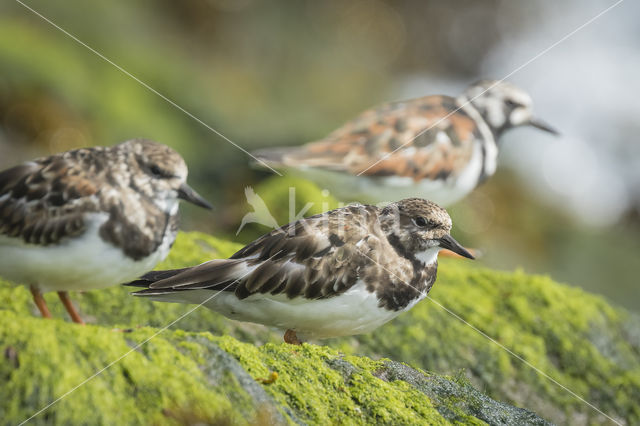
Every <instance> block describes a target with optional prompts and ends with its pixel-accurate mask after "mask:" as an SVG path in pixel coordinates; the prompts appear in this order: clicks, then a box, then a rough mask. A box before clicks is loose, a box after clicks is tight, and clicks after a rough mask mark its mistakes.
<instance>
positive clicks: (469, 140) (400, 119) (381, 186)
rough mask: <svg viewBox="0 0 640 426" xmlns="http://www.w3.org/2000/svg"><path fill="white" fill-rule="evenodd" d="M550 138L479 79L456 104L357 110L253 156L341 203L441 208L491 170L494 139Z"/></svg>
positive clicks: (514, 95) (503, 91)
mask: <svg viewBox="0 0 640 426" xmlns="http://www.w3.org/2000/svg"><path fill="white" fill-rule="evenodd" d="M525 125H529V126H533V127H537V128H538V129H541V130H544V131H546V132H550V133H554V134H555V133H556V131H555V130H554V129H552V128H551V127H549V126H548V125H547V124H545V123H543V122H542V121H540V120H538V119H535V118H534V117H533V114H532V101H531V97H530V96H529V95H528V94H527V93H526V92H524V91H523V90H521V89H519V88H517V87H516V86H514V85H513V84H510V83H507V82H504V81H492V80H486V81H480V82H478V83H476V84H473V85H472V86H470V87H469V88H468V89H467V90H466V91H465V92H464V93H463V94H462V95H460V96H458V97H457V98H452V97H449V96H426V97H422V98H418V99H412V100H408V101H403V102H392V103H388V104H384V105H381V106H379V107H377V108H374V109H371V110H368V111H365V112H364V113H362V114H361V115H360V116H358V117H357V118H356V119H355V120H352V121H350V122H348V123H346V124H345V125H343V126H342V127H340V128H339V129H337V130H335V131H334V132H333V133H331V134H330V135H329V136H327V137H326V138H325V139H322V140H319V141H316V142H311V143H308V144H306V145H303V146H300V147H284V148H267V149H264V150H260V151H257V152H255V153H254V155H255V156H256V157H257V158H258V159H259V160H262V161H263V162H264V163H266V164H268V165H269V166H271V167H274V168H279V169H281V170H286V171H289V172H294V173H297V174H299V175H301V176H302V177H305V178H308V179H310V180H312V181H315V182H316V183H318V184H319V185H321V186H322V187H323V188H326V189H328V190H330V191H331V192H333V193H334V195H336V196H337V197H338V198H341V199H343V200H354V201H360V202H371V203H378V202H382V201H388V200H397V199H398V198H404V197H416V196H417V197H424V198H428V199H430V200H433V201H435V202H437V203H439V204H441V205H443V206H448V205H450V204H452V203H454V202H456V201H458V200H459V199H461V198H462V197H464V196H465V195H467V194H468V193H469V192H471V191H472V190H473V189H474V188H475V187H476V186H477V185H479V184H480V183H482V182H483V181H485V180H486V179H487V178H488V177H489V176H491V175H493V174H494V173H495V171H496V165H497V157H498V145H497V143H496V142H497V140H498V139H499V137H500V136H501V135H502V133H503V132H504V131H506V130H508V129H510V128H513V127H517V126H525Z"/></svg>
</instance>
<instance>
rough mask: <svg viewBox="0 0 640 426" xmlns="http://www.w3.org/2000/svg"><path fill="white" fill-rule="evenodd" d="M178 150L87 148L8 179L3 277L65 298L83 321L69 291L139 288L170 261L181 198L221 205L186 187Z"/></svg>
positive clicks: (1, 222) (0, 179) (0, 235)
mask: <svg viewBox="0 0 640 426" xmlns="http://www.w3.org/2000/svg"><path fill="white" fill-rule="evenodd" d="M186 179H187V166H186V164H185V162H184V160H183V159H182V157H181V156H180V155H179V154H178V153H177V152H175V151H174V150H172V149H171V148H169V147H167V146H165V145H161V144H158V143H155V142H152V141H149V140H145V139H133V140H130V141H127V142H124V143H121V144H119V145H115V146H113V147H110V148H105V147H96V148H85V149H77V150H73V151H68V152H64V153H61V154H56V155H52V156H50V157H46V158H39V159H36V160H33V161H29V162H26V163H24V164H21V165H19V166H16V167H13V168H10V169H8V170H5V171H3V172H0V276H3V277H5V278H7V279H9V280H12V281H15V282H18V283H23V284H26V285H28V286H30V287H31V293H32V294H33V299H34V301H35V303H36V305H37V306H38V309H39V310H40V312H41V313H42V315H43V316H44V317H50V316H51V315H50V313H49V310H48V308H47V305H46V303H45V301H44V298H43V297H42V292H47V291H57V292H58V295H59V297H60V299H61V301H62V303H63V304H64V305H65V307H66V309H67V311H68V312H69V314H70V315H71V318H72V319H73V321H74V322H82V319H81V318H80V316H79V315H78V313H77V312H76V310H75V309H74V307H73V305H72V304H71V301H70V300H69V297H68V294H67V291H69V290H90V289H98V288H104V287H108V286H111V285H115V284H119V283H121V282H123V281H126V280H131V279H133V278H135V277H138V276H140V274H143V273H145V272H147V271H149V270H151V269H153V267H154V266H155V265H156V264H157V263H158V262H160V261H161V260H162V259H164V258H165V257H166V256H167V254H168V253H169V249H170V248H171V245H172V244H173V241H174V240H175V237H176V233H177V220H178V199H183V200H186V201H189V202H192V203H194V204H197V205H199V206H202V207H205V208H211V205H210V204H209V203H208V202H207V201H206V200H205V199H203V198H202V197H201V196H200V195H198V194H197V193H196V192H195V191H194V190H193V189H191V188H190V187H189V186H188V185H187V184H186Z"/></svg>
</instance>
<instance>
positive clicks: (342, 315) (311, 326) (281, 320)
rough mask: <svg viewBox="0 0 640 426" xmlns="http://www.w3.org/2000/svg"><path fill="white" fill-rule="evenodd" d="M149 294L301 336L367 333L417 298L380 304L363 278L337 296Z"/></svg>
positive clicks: (200, 292)
mask: <svg viewBox="0 0 640 426" xmlns="http://www.w3.org/2000/svg"><path fill="white" fill-rule="evenodd" d="M151 298H152V300H157V301H163V302H178V303H191V304H201V303H203V302H204V303H203V304H204V306H205V307H207V308H209V309H211V310H214V311H216V312H219V313H221V314H222V315H224V316H226V317H227V318H230V319H234V320H238V321H248V322H254V323H258V324H263V325H267V326H272V327H277V328H280V329H283V330H287V329H290V330H294V331H296V333H297V334H298V336H299V337H301V338H303V339H323V338H328V337H337V336H350V335H353V334H362V333H367V332H369V331H372V330H374V329H376V328H378V327H380V326H381V325H383V324H384V323H386V322H388V321H390V320H392V319H393V318H395V317H396V316H398V315H399V314H400V313H402V312H404V311H406V310H408V309H411V308H412V307H413V305H415V303H417V302H418V301H419V300H418V299H417V300H416V301H414V302H412V303H411V304H410V305H409V306H407V307H406V308H405V309H404V310H402V311H390V310H387V309H384V308H380V307H378V299H377V297H376V295H375V294H373V293H369V292H368V291H366V288H365V285H364V284H363V283H362V282H358V283H356V284H355V285H354V286H353V287H352V288H351V289H349V290H348V291H346V292H345V293H343V294H341V295H340V296H336V297H332V298H330V299H318V300H306V299H303V298H301V297H298V298H295V299H289V298H288V297H287V296H286V295H283V294H278V295H271V294H253V295H251V296H249V297H247V298H245V299H242V300H239V299H238V298H237V297H236V296H235V295H234V294H233V293H232V292H212V291H210V290H191V291H183V292H178V293H171V294H167V295H160V296H152V297H151ZM207 298H209V300H208V301H206V300H207ZM205 301H206V302H205Z"/></svg>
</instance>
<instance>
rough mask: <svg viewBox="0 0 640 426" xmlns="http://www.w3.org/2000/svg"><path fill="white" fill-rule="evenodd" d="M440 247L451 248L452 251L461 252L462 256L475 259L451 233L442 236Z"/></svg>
mask: <svg viewBox="0 0 640 426" xmlns="http://www.w3.org/2000/svg"><path fill="white" fill-rule="evenodd" d="M440 247H442V248H446V249H448V250H451V251H452V252H454V253H456V254H459V255H460V256H462V257H466V258H468V259H475V257H473V255H472V254H471V253H469V251H467V249H466V248H464V247H462V246H461V245H460V243H459V242H457V241H456V240H454V239H453V237H452V236H451V235H445V236H444V237H442V238H440Z"/></svg>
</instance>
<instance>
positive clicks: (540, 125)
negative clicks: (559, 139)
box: [529, 118, 560, 136]
mask: <svg viewBox="0 0 640 426" xmlns="http://www.w3.org/2000/svg"><path fill="white" fill-rule="evenodd" d="M529 125H530V126H533V127H535V128H536V129H540V130H542V131H544V132H547V133H551V134H552V135H555V136H559V135H560V132H558V131H557V130H556V129H554V128H553V127H551V126H550V125H548V124H547V123H545V122H544V121H542V120H540V119H538V118H532V119H531V120H530V121H529Z"/></svg>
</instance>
